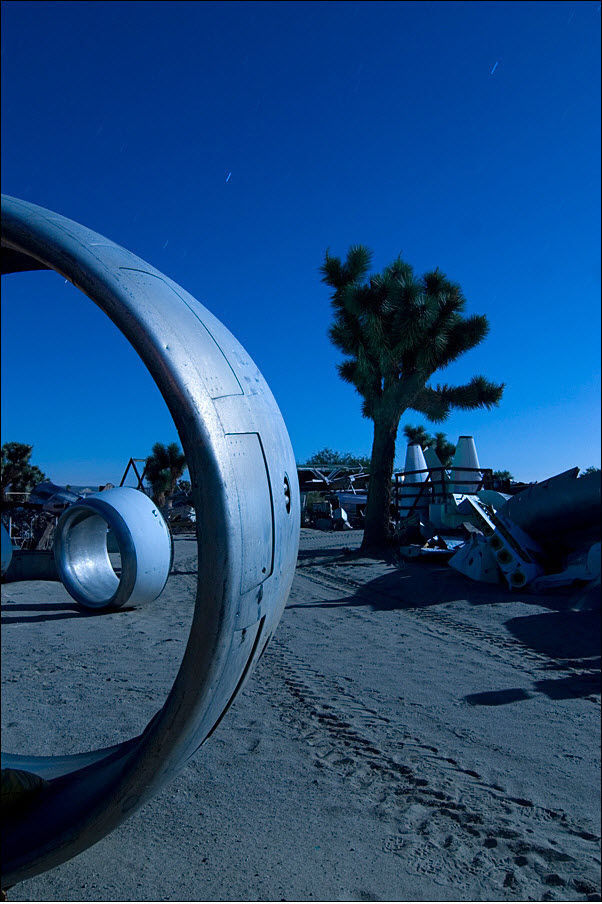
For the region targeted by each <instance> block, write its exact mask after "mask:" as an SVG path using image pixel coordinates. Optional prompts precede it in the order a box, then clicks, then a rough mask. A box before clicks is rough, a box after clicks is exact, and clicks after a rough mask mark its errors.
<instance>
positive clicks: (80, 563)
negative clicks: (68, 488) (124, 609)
mask: <svg viewBox="0 0 602 904" xmlns="http://www.w3.org/2000/svg"><path fill="white" fill-rule="evenodd" d="M109 529H110V530H112V531H113V535H114V537H115V540H116V542H117V546H118V548H119V554H120V558H121V562H120V573H119V574H117V573H116V571H115V569H114V567H113V564H112V563H111V558H110V554H109V551H108V548H107V534H108V531H109ZM54 558H55V561H56V567H57V571H58V573H59V577H60V579H61V581H62V582H63V584H64V585H65V587H66V589H67V590H68V592H69V593H70V594H71V596H72V597H73V599H74V600H76V601H77V602H78V603H79V604H80V605H81V606H84V607H85V608H86V609H109V608H111V609H118V608H120V607H121V606H124V605H125V604H126V603H130V605H141V604H143V603H150V602H152V601H153V600H154V599H156V598H157V597H158V596H159V594H160V593H161V591H162V590H163V588H164V587H165V584H166V582H167V578H168V577H169V570H170V567H171V560H172V543H171V536H170V533H169V528H168V527H167V524H166V523H165V521H164V519H163V517H162V515H161V512H160V511H159V509H158V508H157V506H156V505H155V503H154V502H153V501H152V499H149V497H148V496H146V495H145V494H144V493H142V492H140V491H139V490H134V489H132V488H131V487H115V488H114V489H111V490H105V491H104V492H103V493H94V494H93V495H91V496H88V497H87V498H86V499H85V500H83V501H82V502H78V503H76V504H75V505H72V506H70V508H68V509H66V511H64V512H63V514H62V516H61V518H60V520H59V523H58V525H57V529H56V535H55V540H54Z"/></svg>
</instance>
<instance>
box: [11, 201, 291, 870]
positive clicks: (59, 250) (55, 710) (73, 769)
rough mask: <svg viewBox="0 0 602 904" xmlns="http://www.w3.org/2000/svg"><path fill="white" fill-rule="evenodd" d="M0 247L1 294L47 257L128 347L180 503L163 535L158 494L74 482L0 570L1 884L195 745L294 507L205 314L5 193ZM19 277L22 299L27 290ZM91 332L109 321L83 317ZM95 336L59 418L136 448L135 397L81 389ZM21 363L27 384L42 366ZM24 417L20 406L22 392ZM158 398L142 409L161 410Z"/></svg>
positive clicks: (160, 279) (267, 631)
mask: <svg viewBox="0 0 602 904" xmlns="http://www.w3.org/2000/svg"><path fill="white" fill-rule="evenodd" d="M1 261H2V272H3V274H10V275H9V276H6V280H3V296H4V297H3V302H5V303H10V296H11V295H12V294H14V293H17V291H18V290H17V286H18V285H22V286H25V287H27V286H28V285H29V286H31V287H32V288H33V287H34V285H35V287H36V289H37V291H38V292H39V291H42V286H43V285H45V283H43V281H44V280H45V279H46V274H45V273H44V271H50V274H51V275H52V274H54V277H53V278H55V279H56V278H57V277H59V278H60V280H59V282H60V283H61V286H60V288H61V292H63V291H64V292H65V293H66V295H65V299H66V301H65V304H73V309H72V311H73V320H74V323H75V321H77V319H78V317H79V316H80V311H84V309H85V306H86V305H88V306H89V304H90V301H91V302H92V303H93V304H92V306H91V307H90V310H93V311H95V312H97V313H95V314H94V316H95V317H96V316H97V315H98V316H100V317H101V320H102V323H103V324H106V330H108V331H109V332H110V331H113V332H112V333H111V334H110V335H111V343H114V344H112V345H111V349H117V347H118V344H119V342H121V344H122V345H123V344H124V343H125V344H126V347H127V348H126V351H127V353H128V354H130V353H131V354H132V360H135V361H138V362H140V367H141V369H142V373H143V375H144V379H145V380H147V381H148V383H149V385H150V387H151V388H152V392H155V393H156V398H157V399H158V400H159V401H160V405H162V406H165V412H166V413H167V412H168V414H169V416H168V418H167V421H168V422H169V424H170V428H169V429H173V436H174V437H175V438H177V439H178V441H179V443H180V445H181V447H182V449H183V452H184V455H185V457H186V465H187V469H188V475H189V478H190V484H191V494H192V501H193V506H194V513H195V515H196V522H195V523H194V524H193V526H192V528H191V529H190V530H189V531H188V532H184V533H180V534H178V533H176V532H174V529H173V526H172V527H171V528H170V526H169V525H170V524H171V521H169V517H170V516H169V512H168V511H167V510H165V509H164V510H162V511H158V510H157V506H156V505H155V504H154V503H153V502H152V500H151V499H150V498H149V496H148V495H146V494H145V493H144V492H142V491H141V490H140V489H139V488H134V487H132V486H130V487H128V486H124V487H114V488H111V489H104V490H103V491H98V492H92V493H90V494H88V495H86V496H85V497H84V498H80V499H79V500H78V502H76V503H74V504H72V505H71V506H70V507H69V508H67V509H66V510H65V512H64V513H63V514H62V515H61V517H60V519H59V522H58V525H57V529H56V534H55V547H54V555H55V562H56V572H57V576H58V578H59V580H56V581H52V580H48V581H46V582H45V583H44V584H43V585H42V584H40V583H39V582H38V583H36V584H35V585H34V584H33V583H32V582H31V581H20V582H14V583H11V584H9V585H7V587H8V588H9V590H8V591H7V593H6V594H3V632H2V633H3V637H2V644H3V670H2V677H3V686H2V695H3V707H2V728H3V747H4V746H5V742H6V748H7V749H6V750H4V749H3V753H2V769H3V772H2V780H3V788H4V786H5V784H6V787H7V788H8V787H9V785H10V801H11V805H10V807H9V808H8V809H7V810H6V811H5V813H4V818H3V828H2V846H1V854H2V886H3V887H6V886H11V885H14V884H15V883H16V882H19V881H21V880H24V879H26V878H29V877H31V876H34V875H36V874H38V873H41V872H43V871H45V870H48V869H50V868H52V867H54V866H56V865H58V864H60V863H62V862H64V861H65V860H68V859H69V858H71V857H73V856H76V855H77V854H78V853H80V852H81V851H83V850H85V849H86V848H87V847H89V846H90V845H92V844H94V843H95V842H96V841H98V840H99V839H100V838H102V837H103V836H104V835H106V834H107V833H109V832H111V831H112V830H113V829H114V828H115V827H116V826H117V825H119V824H120V823H121V822H122V821H123V820H124V819H125V818H127V816H128V815H129V814H131V813H133V812H134V811H135V810H136V809H137V808H138V807H139V806H140V805H141V804H142V803H144V801H146V800H148V799H149V797H150V796H151V795H152V794H153V793H154V792H155V791H156V790H157V789H158V788H160V787H161V786H162V785H163V784H164V783H165V782H167V781H168V780H169V779H170V778H171V777H172V776H174V775H175V774H176V773H177V772H178V770H179V769H181V768H182V767H183V765H184V764H185V763H186V762H187V760H188V759H189V758H190V757H191V756H193V755H195V754H196V755H197V756H202V755H203V749H202V745H203V743H204V742H205V741H206V740H207V739H208V738H209V736H210V735H212V734H213V732H215V731H219V725H220V724H221V721H222V719H224V718H225V719H227V718H228V711H229V709H230V707H231V706H232V705H235V702H236V697H237V695H238V693H239V692H240V689H241V688H242V686H243V684H245V682H246V681H247V679H248V677H249V675H250V674H251V673H252V670H253V667H254V665H255V664H256V662H257V660H258V659H259V657H260V656H261V654H262V652H263V650H264V649H265V646H266V643H267V639H269V638H270V637H271V636H272V634H273V632H274V630H275V629H276V627H277V624H278V621H279V619H280V616H281V614H282V610H283V608H284V605H285V602H286V599H287V596H288V593H289V590H290V586H291V582H292V578H293V572H294V567H295V562H296V557H297V549H298V539H299V522H300V518H299V494H298V486H297V482H296V480H294V479H291V477H290V475H295V473H296V466H295V459H294V456H293V452H292V449H291V444H290V440H289V437H288V434H287V431H286V427H285V425H284V422H283V420H282V416H281V414H280V411H279V409H278V407H277V405H276V402H275V401H274V398H273V396H272V394H271V392H270V390H269V388H268V386H267V384H266V383H265V381H264V379H263V377H262V376H261V373H260V372H259V370H258V369H257V367H256V365H255V364H254V363H253V361H252V360H251V359H250V357H249V355H248V354H247V352H246V351H245V349H244V348H242V346H241V345H240V344H239V343H238V342H237V340H236V339H235V338H234V336H233V335H232V334H231V333H230V332H229V331H228V330H227V329H226V328H225V327H224V326H223V324H221V323H220V321H219V319H218V318H217V317H216V315H215V313H212V312H210V311H209V310H207V308H205V307H204V306H203V305H202V304H200V302H198V301H197V300H196V299H195V298H193V297H192V296H191V295H190V294H189V293H188V292H187V291H186V289H185V288H184V287H181V286H178V285H177V284H176V283H175V282H174V281H173V280H171V279H170V278H169V277H167V276H165V275H164V274H162V273H160V272H159V271H157V270H155V269H154V267H152V265H150V264H149V263H147V262H145V261H143V260H141V259H140V258H139V257H137V256H136V255H135V254H133V253H131V252H130V251H128V250H127V249H125V248H122V247H120V246H119V245H118V244H115V243H114V242H112V241H111V240H110V239H107V238H104V237H103V236H101V235H99V234H97V233H95V232H93V231H92V230H90V229H88V228H86V227H84V226H82V225H80V224H78V223H76V222H74V221H72V220H69V219H67V218H65V217H63V216H61V215H59V214H56V213H53V212H51V211H48V210H45V209H43V208H41V207H39V206H36V205H34V204H31V203H29V202H25V201H20V200H18V199H16V198H11V197H7V196H3V197H2V255H1ZM28 271H36V272H28ZM23 274H24V275H23ZM49 278H50V277H49ZM28 280H29V281H30V282H29V283H28ZM65 283H66V287H65V286H64V284H65ZM5 289H6V292H5V291H4V290H5ZM74 289H75V290H79V292H75V293H74ZM21 292H22V294H21V296H20V303H22V304H24V305H25V304H26V303H27V289H26V288H25V289H22V290H21ZM69 293H71V294H72V295H73V294H74V295H75V296H76V298H75V300H74V299H73V298H71V295H69ZM45 297H46V296H45ZM48 298H49V299H50V298H52V299H53V301H52V303H53V304H56V306H57V312H58V311H59V310H60V305H61V304H62V303H63V302H62V301H61V299H59V298H58V295H55V294H54V289H53V291H52V292H50V293H49V294H48ZM218 307H219V299H215V308H216V311H217V308H218ZM103 318H104V319H103ZM95 332H96V335H97V336H98V337H101V335H102V336H105V335H107V336H108V335H109V332H107V333H106V334H105V332H104V331H103V329H102V328H101V327H100V326H99V327H98V329H97V330H96V331H95ZM3 341H6V340H5V339H3ZM98 342H100V338H99V339H98ZM49 346H52V339H50V338H49ZM50 351H52V348H49V352H50ZM55 351H57V352H58V353H60V354H62V355H63V356H64V355H67V356H68V355H69V347H68V344H67V347H64V346H61V344H60V342H59V341H58V340H57V348H56V349H55ZM95 351H96V345H94V346H90V365H89V368H88V369H86V372H85V373H82V374H81V376H80V379H81V381H82V383H85V384H86V385H89V386H90V393H91V401H90V410H92V411H94V412H96V416H92V417H90V416H86V417H83V416H80V418H79V419H78V417H77V412H75V413H73V414H72V421H71V422H70V423H71V429H72V430H77V431H78V434H79V433H81V432H82V431H84V430H85V429H88V430H90V431H91V432H92V433H93V431H94V430H95V429H96V430H98V431H100V430H101V429H102V430H104V431H105V432H107V431H111V435H112V436H113V435H115V436H118V434H119V429H120V418H123V417H124V416H125V417H127V418H129V419H131V420H133V421H134V422H135V423H136V425H137V426H138V424H139V435H140V437H141V440H140V441H141V443H142V442H143V439H142V438H143V437H144V438H145V439H144V442H145V443H147V446H145V448H143V449H140V450H135V449H134V450H132V451H131V452H128V456H129V455H132V456H133V457H135V456H136V455H140V454H141V455H143V456H145V455H148V454H150V448H148V445H149V444H150V445H152V442H153V441H155V442H156V441H163V437H162V436H161V435H155V436H152V439H151V438H150V436H151V435H150V433H149V430H148V424H147V423H145V422H144V417H143V415H142V413H141V412H140V411H139V410H138V409H137V406H136V405H135V404H133V403H130V404H129V405H128V406H127V410H124V409H123V404H124V402H123V399H124V398H125V395H126V394H127V391H128V387H127V386H125V385H124V386H123V387H122V388H121V387H120V391H119V393H118V400H117V401H118V403H119V404H120V405H121V406H122V407H121V409H120V416H119V417H115V414H114V411H113V410H112V409H111V405H110V399H109V400H107V398H106V397H105V396H103V395H102V393H101V394H99V393H98V391H97V390H96V396H94V393H93V391H92V388H91V387H93V386H94V387H98V386H103V382H104V381H109V382H110V380H109V377H110V378H114V377H115V373H114V369H115V367H118V366H119V365H118V363H117V359H118V356H117V354H116V353H115V354H112V352H111V351H108V352H107V354H108V356H109V357H108V358H107V359H106V361H105V362H104V370H103V371H101V374H100V375H96V374H94V373H93V364H92V359H93V358H94V352H95ZM50 358H51V355H50V354H49V360H50ZM111 368H113V370H111ZM51 370H52V368H50V367H48V368H47V372H48V373H50V372H51ZM40 381H41V382H43V383H44V386H45V388H46V385H45V377H44V374H41V375H40ZM46 382H47V381H46ZM72 385H73V381H72ZM55 392H57V390H55ZM58 393H59V395H58V397H57V396H55V404H56V402H57V401H58V402H59V405H60V404H61V403H62V401H63V400H65V401H68V399H69V387H68V386H67V387H61V388H59V390H58ZM117 401H116V402H114V405H117ZM86 414H87V415H88V412H86ZM57 416H58V415H57ZM31 417H32V424H33V423H35V417H36V412H35V409H33V408H32V414H31ZM103 417H106V418H107V421H106V422H105V421H103ZM162 417H164V415H163V414H159V415H158V416H157V418H156V420H155V419H154V418H153V419H152V423H153V424H155V423H156V424H159V423H162V424H164V423H165V422H166V421H165V419H164V420H163V421H161V418H162ZM136 418H138V420H136ZM105 425H106V426H105ZM32 429H33V428H32ZM146 437H148V440H147V439H146ZM25 439H27V438H25ZM166 439H167V441H168V442H169V441H171V439H172V437H171V436H170V437H166ZM124 464H125V462H124ZM92 489H93V490H95V488H94V487H92ZM5 540H6V538H4V535H3V543H4V545H3V563H4V560H5V559H7V558H8V554H9V548H8V546H7V544H6V542H4V541H5ZM5 547H6V549H5ZM5 552H6V555H5ZM40 588H42V589H40ZM40 594H41V595H40ZM28 726H31V730H29V729H28ZM208 743H211V740H209V741H208ZM142 854H143V852H141V856H142Z"/></svg>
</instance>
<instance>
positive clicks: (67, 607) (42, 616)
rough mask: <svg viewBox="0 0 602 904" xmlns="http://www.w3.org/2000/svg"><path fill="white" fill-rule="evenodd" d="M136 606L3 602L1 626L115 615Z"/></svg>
mask: <svg viewBox="0 0 602 904" xmlns="http://www.w3.org/2000/svg"><path fill="white" fill-rule="evenodd" d="M135 609H136V606H123V607H122V608H121V609H104V610H99V611H97V612H95V611H94V610H92V609H80V607H79V606H78V605H77V603H3V605H2V617H1V619H0V621H1V623H2V625H3V626H8V625H28V624H34V623H35V622H46V621H61V620H63V619H66V618H98V617H99V616H102V615H115V614H117V613H118V612H133V611H134V610H135ZM13 612H33V613H35V614H34V615H12V613H13Z"/></svg>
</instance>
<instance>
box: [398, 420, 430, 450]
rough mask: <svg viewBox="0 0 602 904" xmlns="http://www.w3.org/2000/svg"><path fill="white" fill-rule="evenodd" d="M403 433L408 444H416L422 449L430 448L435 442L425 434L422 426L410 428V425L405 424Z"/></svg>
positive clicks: (428, 434)
mask: <svg viewBox="0 0 602 904" xmlns="http://www.w3.org/2000/svg"><path fill="white" fill-rule="evenodd" d="M403 433H404V436H405V438H406V439H407V441H408V443H418V445H419V446H421V447H422V448H423V449H426V447H427V446H431V445H432V444H433V443H434V441H435V440H434V439H433V437H432V436H431V434H430V433H427V432H426V430H425V429H424V427H422V426H420V427H412V426H411V424H406V425H405V427H404V428H403Z"/></svg>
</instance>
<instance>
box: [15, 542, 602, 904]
mask: <svg viewBox="0 0 602 904" xmlns="http://www.w3.org/2000/svg"><path fill="white" fill-rule="evenodd" d="M360 541H361V533H359V532H357V531H354V532H349V533H346V534H333V533H319V532H317V531H312V530H305V529H304V530H302V538H301V551H300V554H299V562H298V568H297V572H296V576H295V581H294V584H293V589H292V593H291V596H290V598H289V601H288V605H287V608H286V610H285V612H284V615H283V618H282V621H281V624H280V626H279V629H278V631H277V633H276V635H275V637H274V638H273V640H272V642H271V644H270V646H269V647H268V650H267V652H266V654H265V656H264V657H263V659H262V660H261V662H260V663H259V666H258V668H257V669H256V671H255V672H254V674H253V675H252V677H251V679H250V680H249V682H248V684H247V685H246V687H245V689H244V691H243V693H242V694H241V695H240V696H239V698H238V700H237V701H236V703H235V705H234V706H233V708H232V709H231V711H230V712H229V713H228V715H227V717H226V718H225V719H224V721H223V722H222V723H221V725H220V726H219V729H218V730H217V732H216V733H215V735H214V736H213V738H212V739H211V741H210V742H209V743H208V744H207V745H206V746H205V747H203V749H202V751H201V752H200V753H199V754H197V755H196V756H195V758H193V760H192V761H190V763H189V764H188V765H187V767H186V768H185V770H184V771H183V772H182V773H181V774H180V775H179V776H178V777H177V778H176V779H174V780H173V782H172V783H171V784H170V785H169V786H167V787H166V788H164V789H163V790H162V792H161V793H160V794H159V795H158V796H157V797H155V798H154V799H153V800H152V801H151V802H150V803H148V804H147V805H146V806H145V807H144V808H142V809H141V810H140V811H138V812H137V813H136V814H135V815H134V816H133V817H132V818H131V819H130V820H129V821H128V822H127V823H125V824H124V825H122V826H121V827H120V828H118V829H117V830H116V831H115V832H113V833H112V834H111V835H110V836H108V837H107V838H105V839H103V840H102V841H101V842H99V843H98V844H97V845H96V846H95V847H93V848H92V849H90V850H88V851H86V852H84V853H83V854H81V855H80V856H79V857H77V858H75V859H74V860H72V861H70V862H68V863H66V864H63V865H62V866H60V867H58V868H56V869H54V870H52V871H50V872H48V873H46V874H44V875H41V876H38V877H36V878H34V879H31V880H29V881H27V882H23V883H21V884H19V885H17V886H15V887H14V888H12V889H11V890H10V892H9V900H10V901H32V900H44V901H58V900H61V901H76V900H87V901H101V900H102V901H106V900H112V901H124V900H127V901H138V900H153V901H159V900H166V901H167V900H175V901H189V900H192V901H232V900H238V901H268V900H269V901H279V900H289V901H291V900H296V901H311V900H316V901H318V900H321V901H337V900H346V901H349V900H351V901H371V900H375V901H377V900H394V901H422V900H431V901H441V900H444V901H446V900H449V901H467V900H468V901H480V900H509V901H524V900H535V901H540V900H559V901H560V900H562V901H566V900H587V899H589V900H600V796H599V778H600V684H599V678H600V633H599V630H600V614H599V612H597V613H592V612H590V613H574V612H571V611H569V608H568V603H569V601H568V599H567V598H566V597H561V596H558V595H555V596H552V595H550V596H545V597H544V596H529V595H527V594H523V596H522V598H518V597H517V596H516V595H513V594H512V593H510V592H507V591H505V590H504V589H503V588H501V587H495V586H493V587H492V586H490V585H485V584H474V583H471V582H470V581H468V580H467V579H465V578H463V577H462V576H460V575H458V574H456V573H455V572H453V571H452V570H451V569H450V568H449V567H448V566H446V565H445V564H442V563H432V562H431V563H423V562H411V563H407V564H398V565H396V564H393V563H387V562H385V561H376V560H373V559H366V558H362V557H361V556H359V554H358V552H357V548H358V546H359V543H360ZM345 547H348V548H349V552H346V551H345ZM194 572H195V544H194V543H193V541H192V540H191V539H187V538H179V539H178V540H177V542H176V559H175V574H174V575H173V577H172V578H171V579H170V581H169V582H168V585H167V588H166V590H165V591H164V593H163V594H162V596H161V597H160V598H159V600H157V601H155V603H153V604H152V605H150V606H147V607H145V608H144V609H135V610H130V611H122V612H119V613H112V614H108V615H92V616H86V615H83V614H81V613H80V612H79V611H78V610H77V608H76V607H75V605H74V604H72V601H71V600H70V598H69V596H68V595H67V594H66V592H65V591H64V589H63V588H62V587H61V585H58V584H43V583H30V584H12V585H7V586H5V587H3V607H2V622H3V630H2V649H3V667H2V695H3V708H2V732H3V749H5V750H12V751H20V750H21V751H28V752H30V753H67V752H74V751H75V750H83V749H90V748H91V747H95V746H99V745H104V744H109V743H113V742H115V740H117V739H121V738H125V737H126V736H131V735H132V734H133V733H137V732H138V731H140V730H141V729H142V728H143V727H144V725H145V724H146V722H147V721H148V719H149V718H150V717H151V716H152V714H153V713H154V712H155V711H156V710H157V708H158V707H159V706H160V705H161V704H162V702H163V699H164V697H165V694H166V693H167V691H168V689H169V687H170V686H171V681H172V678H173V675H174V674H175V671H176V670H177V666H178V662H179V657H180V656H181V652H182V649H183V644H184V642H185V639H186V637H187V634H188V626H189V622H190V616H191V605H192V604H191V602H190V596H189V595H187V593H186V591H190V590H191V589H193V587H194V582H195V574H194Z"/></svg>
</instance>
